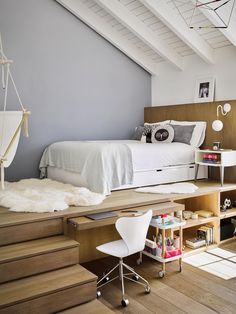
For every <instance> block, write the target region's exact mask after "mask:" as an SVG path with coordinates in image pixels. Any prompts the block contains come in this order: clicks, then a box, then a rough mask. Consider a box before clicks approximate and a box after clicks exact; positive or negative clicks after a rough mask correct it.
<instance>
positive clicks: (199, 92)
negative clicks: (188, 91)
mask: <svg viewBox="0 0 236 314" xmlns="http://www.w3.org/2000/svg"><path fill="white" fill-rule="evenodd" d="M214 91H215V78H214V77H211V76H208V77H199V78H197V79H196V84H195V96H194V102H196V103H197V102H211V101H213V100H214Z"/></svg>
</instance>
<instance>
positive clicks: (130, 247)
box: [97, 210, 152, 306]
mask: <svg viewBox="0 0 236 314" xmlns="http://www.w3.org/2000/svg"><path fill="white" fill-rule="evenodd" d="M151 218H152V210H149V211H148V212H146V213H145V214H144V215H141V216H137V217H122V218H119V219H118V220H117V221H116V229H117V231H118V232H119V234H120V236H121V238H122V240H117V241H113V242H109V243H105V244H103V245H100V246H98V247H97V250H99V251H100V252H103V253H105V254H108V255H112V256H115V257H118V258H119V259H120V261H119V264H117V265H116V266H115V267H113V268H112V269H111V270H110V271H109V272H108V273H107V274H106V275H105V276H103V277H102V278H101V279H100V280H99V281H98V283H97V288H98V289H99V288H101V287H102V286H104V285H106V284H108V283H109V282H111V281H113V280H115V279H117V278H119V279H120V281H121V289H122V300H121V304H122V305H123V306H127V305H128V304H129V300H128V299H126V298H125V290H124V278H125V279H128V280H131V281H133V282H136V283H139V284H141V285H143V286H145V291H146V293H149V292H150V291H151V288H150V285H149V283H148V282H147V280H145V279H144V278H143V277H141V276H140V275H138V274H137V273H136V272H135V271H134V269H133V268H131V267H129V266H128V265H126V264H125V263H124V262H123V258H124V257H127V256H129V255H132V254H134V253H137V252H141V251H143V249H144V247H145V240H146V236H147V231H148V227H149V224H150V221H151ZM118 267H119V276H116V277H114V278H112V279H110V278H109V277H108V276H109V275H110V274H111V273H112V272H113V271H114V270H115V269H116V268H118ZM123 267H125V268H126V269H128V271H129V273H126V274H124V272H123ZM130 275H131V276H132V277H129V276H130ZM139 279H141V280H142V281H143V282H139V281H138V280H139ZM100 295H101V292H100V291H99V290H98V291H97V296H98V297H99V296H100Z"/></svg>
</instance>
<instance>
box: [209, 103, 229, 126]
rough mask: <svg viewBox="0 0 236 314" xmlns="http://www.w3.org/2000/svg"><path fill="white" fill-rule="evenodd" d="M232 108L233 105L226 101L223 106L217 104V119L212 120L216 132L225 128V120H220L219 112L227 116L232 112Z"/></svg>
mask: <svg viewBox="0 0 236 314" xmlns="http://www.w3.org/2000/svg"><path fill="white" fill-rule="evenodd" d="M230 110H231V105H230V104H228V103H226V104H224V105H223V106H222V105H218V106H217V110H216V113H217V120H215V121H213V122H212V129H213V130H214V131H216V132H219V131H221V130H222V129H223V126H224V125H223V122H222V121H221V120H219V112H221V114H222V116H226V115H227V113H228V112H230Z"/></svg>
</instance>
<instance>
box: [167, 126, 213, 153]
mask: <svg viewBox="0 0 236 314" xmlns="http://www.w3.org/2000/svg"><path fill="white" fill-rule="evenodd" d="M170 124H171V125H172V124H174V125H195V128H194V130H193V134H192V138H191V141H190V145H191V146H194V147H200V146H201V145H202V143H203V142H204V139H205V133H206V126H207V123H206V122H205V121H176V120H171V122H170Z"/></svg>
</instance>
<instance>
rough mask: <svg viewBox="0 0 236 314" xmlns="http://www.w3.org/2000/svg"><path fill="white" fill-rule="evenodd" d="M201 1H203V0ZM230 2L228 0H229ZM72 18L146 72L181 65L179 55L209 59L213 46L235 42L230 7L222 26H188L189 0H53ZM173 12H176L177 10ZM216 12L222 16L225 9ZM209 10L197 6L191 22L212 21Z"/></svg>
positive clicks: (234, 22)
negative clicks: (225, 24)
mask: <svg viewBox="0 0 236 314" xmlns="http://www.w3.org/2000/svg"><path fill="white" fill-rule="evenodd" d="M203 1H204V0H203ZM232 1H234V0H232ZM57 2H59V3H60V4H62V5H63V6H64V7H65V8H66V9H68V10H69V11H71V12H72V13H73V14H74V15H75V16H77V17H78V18H80V19H81V20H82V21H83V22H85V23H86V24H88V25H89V26H90V27H91V28H93V29H94V30H95V31H96V32H98V33H99V34H100V35H102V36H103V37H104V38H106V39H107V40H109V41H110V42H111V43H112V44H113V45H115V46H116V47H117V48H119V49H120V50H121V51H123V52H124V53H125V54H127V55H128V56H129V57H130V58H132V59H133V60H134V61H135V62H137V63H138V64H139V65H141V66H142V67H143V68H145V69H146V70H147V71H148V72H150V73H151V74H157V65H158V64H159V63H160V62H163V61H167V62H169V63H170V64H172V65H173V66H174V67H175V68H177V69H180V70H181V69H183V59H184V58H185V57H186V56H189V55H193V54H197V55H198V56H199V57H201V58H202V59H203V60H204V61H205V62H207V63H209V64H212V63H214V52H215V50H216V49H219V48H221V47H226V46H232V45H234V46H236V5H235V8H234V11H233V14H232V18H231V21H230V25H229V27H228V28H227V29H217V28H211V27H208V28H203V29H190V28H189V27H188V26H187V25H186V23H185V22H184V20H183V18H182V16H181V15H180V14H179V11H180V12H181V14H182V15H183V16H184V18H185V19H186V21H189V19H190V17H191V14H192V8H193V6H194V2H195V1H194V0H181V1H177V2H176V3H177V6H178V9H176V7H175V5H174V3H173V0H57ZM178 10H179V11H178ZM224 10H225V11H222V12H223V14H227V8H225V9H224ZM217 22H218V21H217V20H216V19H215V16H214V14H212V12H209V11H208V10H201V11H200V9H197V11H196V14H195V15H194V18H193V20H192V25H201V26H204V25H208V26H209V25H210V26H213V25H217Z"/></svg>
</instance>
